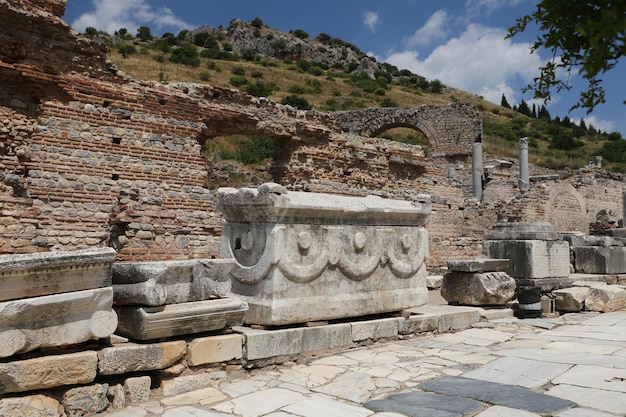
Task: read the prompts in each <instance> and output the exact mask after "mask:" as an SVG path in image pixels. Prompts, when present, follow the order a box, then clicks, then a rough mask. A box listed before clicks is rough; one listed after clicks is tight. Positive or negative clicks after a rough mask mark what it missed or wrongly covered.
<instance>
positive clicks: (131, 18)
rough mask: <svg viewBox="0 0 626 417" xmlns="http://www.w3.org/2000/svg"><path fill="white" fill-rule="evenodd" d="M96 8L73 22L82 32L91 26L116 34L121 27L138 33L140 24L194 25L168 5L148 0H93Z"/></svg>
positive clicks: (154, 26)
mask: <svg viewBox="0 0 626 417" xmlns="http://www.w3.org/2000/svg"><path fill="white" fill-rule="evenodd" d="M92 3H93V10H92V11H91V12H88V13H84V14H83V15H81V16H80V17H79V18H78V19H76V20H74V21H73V22H72V27H73V28H74V29H75V30H76V31H78V32H84V30H85V28H86V27H88V26H92V27H95V28H96V29H98V30H103V31H105V32H107V33H111V34H112V33H114V32H115V31H116V30H118V29H120V28H126V29H128V33H130V34H133V35H134V34H135V33H136V31H137V28H138V27H139V26H148V27H150V28H151V29H153V30H154V29H156V30H157V31H161V30H163V29H166V28H167V29H170V30H181V29H184V28H190V27H191V25H190V24H188V23H187V22H185V21H184V20H182V19H181V18H179V17H177V16H176V15H175V14H174V13H173V12H172V10H170V9H169V8H167V7H161V8H159V9H154V8H153V7H152V6H150V4H149V2H148V1H147V0H92Z"/></svg>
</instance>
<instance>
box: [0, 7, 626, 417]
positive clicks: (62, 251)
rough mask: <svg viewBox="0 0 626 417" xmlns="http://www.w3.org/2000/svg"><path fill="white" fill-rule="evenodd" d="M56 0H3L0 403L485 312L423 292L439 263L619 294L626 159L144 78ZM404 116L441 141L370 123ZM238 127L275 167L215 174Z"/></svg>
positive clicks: (420, 117) (561, 303)
mask: <svg viewBox="0 0 626 417" xmlns="http://www.w3.org/2000/svg"><path fill="white" fill-rule="evenodd" d="M64 4H65V2H64V1H63V0H23V1H10V0H0V25H2V27H3V31H2V32H1V33H0V79H1V80H2V82H1V83H0V254H2V255H1V256H0V358H1V359H2V361H0V362H1V363H0V394H2V395H3V396H5V395H8V396H6V397H5V398H4V397H3V398H2V399H0V410H1V409H2V407H4V406H7V407H8V406H9V405H7V404H10V406H11V407H13V405H12V404H14V403H16V402H20V401H24V402H28V401H31V400H32V401H33V403H37V404H40V403H41V404H44V405H45V407H49V408H51V409H65V410H70V409H72V410H74V408H73V407H75V406H76V405H75V403H74V402H73V400H74V399H76V398H78V399H79V400H77V401H76V402H77V403H80V402H81V401H80V399H81V398H97V399H98V401H94V403H95V402H97V404H99V405H98V406H97V407H95V406H94V407H93V408H92V409H89V410H85V409H81V410H80V411H77V412H76V413H84V414H89V413H91V414H93V413H96V412H100V411H103V410H104V409H106V408H107V407H113V406H115V407H118V406H123V405H124V404H125V401H126V400H128V401H129V402H140V401H142V400H145V399H146V398H149V397H150V388H151V386H152V387H154V386H159V388H160V389H161V392H162V393H163V394H164V395H173V394H174V393H180V392H184V391H185V389H188V388H189V387H197V386H206V385H208V384H210V382H211V381H214V380H216V379H223V378H225V372H223V371H221V370H215V369H213V368H211V367H212V366H215V367H217V366H220V365H221V364H224V366H226V365H229V364H230V365H232V364H236V365H238V366H240V367H241V366H245V367H246V368H251V367H255V366H263V365H267V364H271V363H280V362H284V361H291V360H295V359H297V358H298V357H299V356H300V355H304V354H310V353H311V352H319V351H325V350H328V349H335V348H343V347H349V346H356V345H358V344H360V343H369V342H370V341H373V340H378V339H381V338H383V339H384V338H395V337H398V335H411V334H415V333H420V332H432V331H437V332H446V331H454V330H459V329H462V328H466V327H468V326H469V325H471V324H472V323H475V322H477V321H479V320H480V319H481V317H480V314H484V313H479V311H480V310H478V309H471V308H466V307H451V306H444V307H445V309H439V310H437V312H436V313H435V312H434V310H433V308H432V306H428V305H424V304H426V302H427V300H428V291H427V288H426V276H427V274H436V273H437V274H438V273H445V272H447V273H448V274H449V275H448V274H446V276H447V280H448V283H447V284H446V290H442V291H443V292H444V293H445V292H446V291H449V294H448V295H449V301H450V302H451V303H453V304H472V305H493V304H499V305H504V306H505V307H506V308H507V309H508V307H509V305H510V300H511V299H512V298H513V297H514V296H515V293H514V286H520V285H532V286H540V287H541V289H543V291H544V297H551V298H550V299H551V300H554V301H555V305H556V308H557V310H559V309H560V311H580V310H581V309H588V310H594V311H614V310H616V309H623V308H624V306H625V305H626V291H625V290H624V289H623V288H622V287H621V286H620V285H617V284H620V283H623V282H624V281H623V278H622V276H623V274H626V264H624V261H623V258H624V256H623V255H624V250H625V247H624V245H623V243H624V242H623V238H624V236H625V235H626V233H624V231H623V230H624V229H620V228H617V227H616V226H618V223H617V221H618V220H619V219H623V217H624V210H626V209H625V208H624V202H623V200H624V199H623V196H624V188H625V185H624V179H623V176H621V175H617V174H611V173H608V172H606V171H603V170H602V169H601V167H600V166H598V164H594V165H590V166H587V167H585V168H583V169H581V170H578V171H572V172H569V173H567V175H560V174H559V173H556V172H552V171H549V170H545V169H541V168H538V167H536V166H530V165H529V164H528V154H527V142H526V141H525V140H524V139H523V140H522V141H521V144H520V159H519V161H510V160H503V159H493V158H492V157H490V156H489V155H484V150H483V146H482V145H483V144H482V142H481V141H482V139H481V138H482V120H481V117H480V113H479V112H478V110H477V109H476V108H475V107H474V106H472V105H471V104H469V103H463V102H457V103H452V104H449V105H424V106H420V107H418V108H414V109H397V108H384V109H382V108H373V109H366V110H359V111H349V112H334V113H321V112H317V111H300V110H297V109H294V108H292V107H289V106H284V105H279V104H277V103H275V102H273V101H271V100H268V99H266V98H257V97H252V96H247V95H245V94H243V93H240V92H239V91H235V90H231V89H226V88H216V87H212V86H209V85H200V84H189V83H170V84H167V85H166V84H161V83H158V82H148V81H139V80H135V79H132V78H131V77H128V76H126V75H125V74H122V73H120V72H119V71H117V69H116V68H115V66H113V65H112V64H111V62H110V61H108V60H107V58H106V50H105V47H104V46H103V45H101V44H98V43H96V42H91V41H89V40H86V39H82V38H79V37H78V36H77V35H76V34H75V33H74V32H73V31H72V29H71V28H70V27H69V26H68V25H67V24H66V23H65V22H63V20H62V19H61V16H62V14H63V10H64ZM18 34H19V35H18ZM394 127H409V128H412V129H415V130H418V131H420V132H422V133H423V134H424V135H425V136H426V138H427V139H428V141H429V145H428V146H426V148H427V149H425V148H424V147H422V146H418V145H407V144H403V143H398V142H393V141H389V140H385V139H380V138H377V137H376V136H377V135H378V134H379V133H381V132H384V131H385V130H387V129H390V128H394ZM223 134H254V135H261V136H264V137H266V138H270V139H272V140H274V141H275V142H276V143H277V144H279V146H278V151H277V152H276V154H275V155H274V157H273V160H272V169H271V174H272V182H271V183H266V184H262V185H261V184H250V187H243V188H225V187H222V188H221V189H219V190H218V188H219V187H218V184H215V183H212V181H211V178H213V174H214V171H217V170H218V169H217V168H215V166H214V165H213V164H211V163H210V161H207V160H206V159H205V158H204V157H203V156H202V154H201V149H202V146H203V145H205V144H206V143H207V142H210V141H211V140H212V139H213V138H215V137H216V136H218V135H223ZM518 173H519V174H518ZM219 185H228V184H219ZM622 225H623V220H622ZM589 234H594V235H603V236H588V235H589ZM604 235H609V237H607V236H604ZM485 255H488V256H489V258H491V259H488V260H481V259H478V260H477V259H476V258H477V257H481V256H483V257H484V256H485ZM580 273H585V275H584V278H585V279H584V280H581V279H580V278H581V277H580ZM455 280H456V281H455ZM453 281H454V283H452V282H453ZM469 282H474V283H475V284H472V285H474V286H475V287H476V288H477V291H475V292H474V293H473V295H474V296H475V297H474V298H466V297H465V296H466V295H467V294H463V287H464V286H465V285H470V284H469ZM452 287H454V288H452ZM494 288H495V290H494ZM552 290H554V291H552ZM548 291H552V292H551V293H549V294H548ZM363 316H367V317H363ZM355 317H358V320H356V319H355V320H352V319H354V318H355ZM306 323H308V324H309V325H308V326H307V325H306ZM244 324H245V325H244ZM250 324H253V325H254V326H250ZM316 325H319V326H316ZM196 368H197V369H200V371H199V372H197V373H195V372H194V371H195V369H196ZM204 371H206V372H204ZM178 378H180V379H178ZM120 381H122V382H120ZM203 384H204V385H203ZM181 385H182V386H183V387H182V388H181ZM40 390H52V391H50V392H54V395H52V394H50V395H48V394H49V392H48V391H40ZM31 391H38V394H36V395H32V396H31V395H30V394H31V393H30V392H31ZM21 393H26V394H24V395H22V394H21ZM42 393H43V394H42ZM53 397H54V398H53ZM42 398H43V399H42ZM57 398H58V401H57ZM59 401H61V402H62V403H63V405H60V403H59ZM42 407H44V406H42ZM59 415H60V414H59ZM81 415H82V414H81Z"/></svg>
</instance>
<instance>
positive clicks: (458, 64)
mask: <svg viewBox="0 0 626 417" xmlns="http://www.w3.org/2000/svg"><path fill="white" fill-rule="evenodd" d="M535 4H536V1H535V0H439V1H432V0H395V1H389V0H384V1H383V0H315V1H294V0H265V1H259V0H230V1H224V0H221V1H219V2H218V1H210V0H176V1H171V0H170V1H166V0H68V1H67V7H66V12H65V16H64V20H65V21H66V22H68V23H69V24H71V25H72V26H73V27H74V29H76V30H77V31H79V32H82V31H84V29H85V27H87V26H94V27H96V28H97V29H99V30H105V31H107V32H109V33H113V32H114V31H116V30H118V29H119V28H121V27H125V28H127V29H128V30H129V32H130V33H133V34H135V33H136V30H137V28H138V27H139V26H141V25H146V26H148V27H150V29H151V30H152V33H153V34H155V35H160V34H162V33H164V32H173V33H178V31H180V30H182V29H193V28H195V27H198V26H202V25H211V26H214V27H217V26H220V25H221V26H224V27H226V26H228V24H229V23H230V21H231V20H232V19H235V18H240V19H243V20H252V19H254V18H256V17H259V18H260V19H262V20H263V23H265V24H266V25H267V26H269V27H271V28H274V29H278V30H281V31H283V32H288V31H289V30H291V29H302V30H304V31H306V32H307V33H308V34H309V35H310V36H311V37H315V36H317V35H318V34H319V33H322V32H324V33H327V34H328V35H330V36H332V37H337V38H341V39H343V40H345V41H348V42H350V43H353V44H354V45H356V46H357V47H359V49H361V50H362V51H363V52H365V53H369V54H371V55H373V56H375V57H376V58H377V60H378V61H384V62H389V63H391V64H393V65H396V66H397V67H398V68H400V69H404V68H406V69H409V70H411V71H413V72H414V73H416V74H419V75H422V76H424V77H426V78H428V79H429V80H434V79H439V80H440V81H442V82H443V83H444V84H446V85H449V86H452V87H457V88H460V89H463V90H465V91H469V92H471V93H475V94H477V95H480V96H483V97H484V98H486V99H487V100H490V101H492V102H494V103H497V104H499V103H500V98H501V97H502V94H505V95H506V97H507V99H508V101H509V103H510V104H511V105H514V104H516V103H518V102H519V101H521V100H522V99H524V100H526V101H527V102H529V103H532V95H531V93H526V94H523V93H522V92H521V88H522V87H523V86H524V85H526V84H527V83H529V82H530V81H531V80H532V79H533V78H534V77H535V76H536V75H537V68H538V67H539V66H540V65H541V63H542V62H543V61H544V60H545V59H547V58H548V53H547V52H546V51H541V52H540V53H539V54H537V53H535V54H530V52H529V48H530V46H531V43H532V41H533V40H534V39H535V37H536V33H528V34H527V33H524V34H523V35H522V36H519V35H518V36H516V37H515V38H514V39H511V40H506V39H504V36H505V34H506V29H507V28H508V27H510V26H512V25H513V24H514V23H515V19H516V18H518V17H521V16H524V15H526V14H528V13H530V12H532V11H533V10H534V8H535ZM624 74H626V63H625V62H621V63H620V64H619V65H618V66H617V67H616V68H615V69H613V70H612V71H611V72H610V73H609V74H608V75H606V76H605V77H604V86H605V88H606V90H607V92H606V94H607V103H606V104H603V105H601V106H600V107H598V108H597V109H595V110H594V112H593V113H592V114H590V115H587V114H586V113H585V111H584V110H576V111H573V112H571V113H568V109H569V108H570V107H571V106H572V104H574V103H575V102H576V101H577V97H578V92H577V91H576V90H575V87H576V85H577V84H578V85H582V84H581V83H580V77H579V76H577V75H573V76H572V78H571V80H572V84H573V86H574V90H573V91H571V92H569V93H561V94H559V95H556V96H554V97H553V100H552V101H551V102H550V103H548V110H549V111H550V113H551V114H552V116H553V117H554V116H561V117H563V116H566V115H567V116H569V117H570V119H572V120H576V121H578V120H580V119H581V118H584V120H585V122H586V123H587V124H588V125H589V124H590V123H591V124H592V125H593V126H594V127H596V128H598V129H600V130H604V131H607V132H612V131H619V132H620V133H621V134H622V136H623V137H625V138H626V118H625V117H624V115H625V110H626V105H624V104H622V102H623V101H624V99H626V83H624V82H623V80H622V79H621V78H622V76H623V75H624Z"/></svg>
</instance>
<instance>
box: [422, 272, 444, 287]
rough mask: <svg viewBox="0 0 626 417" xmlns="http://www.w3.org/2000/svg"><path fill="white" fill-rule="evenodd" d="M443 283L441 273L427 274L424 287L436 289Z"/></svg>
mask: <svg viewBox="0 0 626 417" xmlns="http://www.w3.org/2000/svg"><path fill="white" fill-rule="evenodd" d="M442 285H443V275H428V276H427V277H426V288H428V289H429V290H436V289H438V288H441V286H442Z"/></svg>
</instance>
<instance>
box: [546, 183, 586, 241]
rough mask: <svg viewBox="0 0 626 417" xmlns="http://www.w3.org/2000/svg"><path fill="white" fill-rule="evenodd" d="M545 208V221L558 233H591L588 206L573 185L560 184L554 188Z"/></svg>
mask: <svg viewBox="0 0 626 417" xmlns="http://www.w3.org/2000/svg"><path fill="white" fill-rule="evenodd" d="M545 208H546V211H545V219H546V221H548V222H550V223H551V224H552V226H554V229H555V230H556V231H557V232H574V231H575V232H582V233H585V234H587V233H589V222H588V220H587V205H586V204H585V200H584V199H583V198H582V196H581V195H580V193H579V192H578V191H577V190H576V189H575V188H574V187H573V186H572V185H571V184H568V183H560V184H556V185H555V186H553V187H552V188H551V189H550V193H549V195H548V201H547V202H546V206H545Z"/></svg>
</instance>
